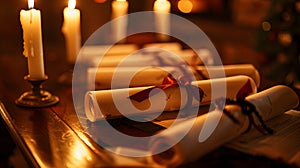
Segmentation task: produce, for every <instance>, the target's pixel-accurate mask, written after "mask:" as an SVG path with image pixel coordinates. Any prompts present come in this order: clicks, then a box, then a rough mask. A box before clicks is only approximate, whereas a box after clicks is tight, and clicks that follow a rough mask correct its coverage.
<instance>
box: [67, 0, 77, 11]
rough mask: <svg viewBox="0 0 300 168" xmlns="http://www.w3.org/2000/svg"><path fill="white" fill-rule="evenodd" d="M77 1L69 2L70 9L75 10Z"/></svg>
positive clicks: (71, 0)
mask: <svg viewBox="0 0 300 168" xmlns="http://www.w3.org/2000/svg"><path fill="white" fill-rule="evenodd" d="M75 6H76V0H69V3H68V7H69V8H71V9H75Z"/></svg>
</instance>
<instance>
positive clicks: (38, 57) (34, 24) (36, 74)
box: [20, 0, 45, 80]
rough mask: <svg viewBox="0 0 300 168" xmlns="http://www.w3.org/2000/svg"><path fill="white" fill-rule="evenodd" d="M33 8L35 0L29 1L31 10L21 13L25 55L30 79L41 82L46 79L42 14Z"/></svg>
mask: <svg viewBox="0 0 300 168" xmlns="http://www.w3.org/2000/svg"><path fill="white" fill-rule="evenodd" d="M33 7H34V0H28V8H29V10H21V12H20V21H21V25H22V29H23V40H24V43H23V44H24V45H23V47H24V51H23V55H24V56H25V57H27V59H28V60H27V62H28V73H29V77H30V79H35V80H40V79H44V78H45V71H44V58H43V43H42V30H41V12H40V11H39V10H36V9H34V8H33Z"/></svg>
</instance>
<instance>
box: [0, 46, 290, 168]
mask: <svg viewBox="0 0 300 168" xmlns="http://www.w3.org/2000/svg"><path fill="white" fill-rule="evenodd" d="M64 55H65V51H64V45H62V44H61V43H59V42H58V43H56V44H52V45H50V46H47V47H45V66H46V74H47V75H48V76H49V79H48V80H47V81H46V82H45V83H44V84H43V87H44V88H45V89H47V90H48V91H50V92H52V93H53V94H55V95H57V96H58V97H59V98H60V103H59V104H57V105H56V106H53V107H49V108H21V107H18V106H16V105H15V103H14V101H15V100H16V99H17V98H18V96H20V95H21V94H22V93H23V92H24V91H27V90H29V89H30V84H29V83H28V82H27V81H25V80H24V79H23V78H24V76H25V75H27V66H26V65H27V64H26V59H25V58H24V57H23V56H22V54H21V52H20V53H19V51H18V50H17V51H13V50H12V51H11V52H9V53H5V54H1V56H0V72H1V76H0V80H1V83H0V91H1V94H0V100H1V102H2V104H1V110H0V111H1V117H2V118H3V119H4V121H5V123H6V126H7V128H8V130H9V131H10V133H11V135H12V136H13V139H14V140H15V142H16V143H17V145H18V146H19V147H20V149H21V151H22V153H23V155H24V156H25V158H26V159H27V161H28V163H29V164H30V165H32V166H33V167H111V165H112V163H114V158H112V157H111V154H110V153H109V152H107V151H105V150H104V149H103V148H102V147H100V146H99V145H98V144H97V143H96V142H94V141H93V140H92V139H91V138H90V137H89V135H88V134H87V133H86V132H85V131H84V130H85V129H86V128H83V126H82V125H81V124H80V122H79V119H78V116H77V115H76V113H75V110H74V105H73V101H72V89H71V86H70V85H68V84H66V83H60V82H59V81H58V79H59V77H60V76H61V75H62V74H63V73H64V72H67V71H68V70H69V69H70V68H71V67H70V66H69V65H68V63H67V62H66V60H65V56H64ZM116 123H117V124H116ZM115 124H116V127H118V128H120V129H122V130H125V132H133V133H137V134H142V133H143V131H145V130H141V129H138V128H139V127H132V126H129V125H130V122H126V120H125V119H124V120H119V121H115ZM149 134H151V131H150V132H148V133H147V132H146V134H145V135H149ZM199 166H201V167H212V166H230V167H240V166H243V167H253V166H263V167H272V166H286V165H285V164H284V163H281V162H280V161H273V160H269V159H267V158H263V157H255V156H249V155H246V154H242V153H240V152H237V151H234V150H231V149H228V148H225V147H221V148H219V149H217V150H215V151H214V152H212V153H210V154H208V155H206V156H204V157H202V158H200V159H199V160H198V161H196V162H194V163H189V164H187V165H183V166H182V167H199ZM145 167H147V165H145Z"/></svg>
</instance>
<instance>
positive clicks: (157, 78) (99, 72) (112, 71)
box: [87, 64, 260, 90]
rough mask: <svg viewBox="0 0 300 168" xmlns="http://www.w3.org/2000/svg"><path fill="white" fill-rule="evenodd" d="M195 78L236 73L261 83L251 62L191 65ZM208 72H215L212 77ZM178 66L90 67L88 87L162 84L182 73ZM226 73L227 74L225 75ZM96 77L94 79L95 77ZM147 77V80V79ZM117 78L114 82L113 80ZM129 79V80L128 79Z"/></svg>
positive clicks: (227, 75) (216, 76)
mask: <svg viewBox="0 0 300 168" xmlns="http://www.w3.org/2000/svg"><path fill="white" fill-rule="evenodd" d="M190 68H191V73H193V74H192V75H193V76H194V77H195V80H204V79H213V78H222V77H230V76H236V75H245V76H249V77H250V78H252V79H253V80H254V82H255V83H256V86H257V87H258V86H259V84H260V75H259V73H258V71H257V69H256V68H255V67H254V66H253V65H251V64H238V65H224V66H206V67H205V66H195V67H190ZM208 72H210V73H211V74H213V77H212V78H210V76H209V74H208ZM180 73H182V72H180V69H179V68H176V67H144V68H141V67H118V68H114V67H100V68H89V69H88V74H87V83H88V89H92V88H95V90H101V89H118V88H128V87H140V86H152V85H160V84H162V82H163V80H164V79H165V78H166V77H167V76H168V75H169V74H172V75H176V74H180ZM224 73H225V76H223V75H224ZM93 78H94V79H93ZM145 79H147V80H145ZM113 80H115V81H114V82H113V83H112V81H113ZM128 80H129V81H128Z"/></svg>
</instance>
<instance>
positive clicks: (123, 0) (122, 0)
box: [117, 0, 126, 2]
mask: <svg viewBox="0 0 300 168" xmlns="http://www.w3.org/2000/svg"><path fill="white" fill-rule="evenodd" d="M117 1H118V2H126V0H117Z"/></svg>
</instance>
